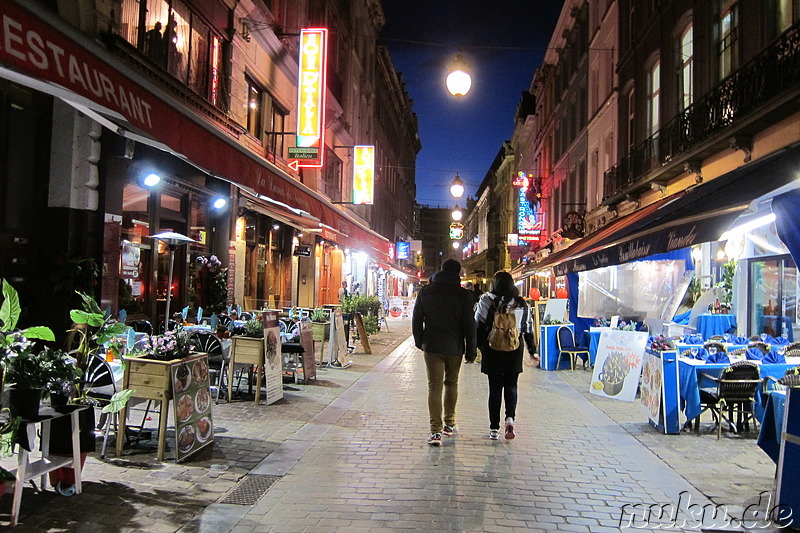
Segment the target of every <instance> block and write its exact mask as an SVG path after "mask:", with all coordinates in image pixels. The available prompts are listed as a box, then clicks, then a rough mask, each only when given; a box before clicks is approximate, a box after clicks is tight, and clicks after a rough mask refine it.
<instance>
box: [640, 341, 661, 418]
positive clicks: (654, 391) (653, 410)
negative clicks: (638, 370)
mask: <svg viewBox="0 0 800 533" xmlns="http://www.w3.org/2000/svg"><path fill="white" fill-rule="evenodd" d="M663 385H664V372H663V370H662V360H661V358H660V357H656V356H655V355H651V354H649V353H646V354H644V359H643V362H642V381H641V385H640V387H639V390H640V397H641V401H642V405H643V406H644V409H645V411H646V412H647V416H648V418H649V419H650V421H651V422H652V423H653V424H656V425H659V424H661V423H662V420H661V417H660V416H659V415H660V413H661V396H662V390H663Z"/></svg>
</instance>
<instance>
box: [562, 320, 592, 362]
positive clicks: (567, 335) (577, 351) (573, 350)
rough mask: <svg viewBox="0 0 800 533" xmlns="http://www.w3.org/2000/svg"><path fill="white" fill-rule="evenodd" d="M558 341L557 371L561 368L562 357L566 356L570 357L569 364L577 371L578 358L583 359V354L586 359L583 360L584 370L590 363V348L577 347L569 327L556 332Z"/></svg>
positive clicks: (563, 327)
mask: <svg viewBox="0 0 800 533" xmlns="http://www.w3.org/2000/svg"><path fill="white" fill-rule="evenodd" d="M556 339H557V341H558V360H557V361H556V369H558V367H559V366H561V356H562V355H564V354H566V355H567V356H568V357H569V364H570V368H571V369H572V370H575V363H576V362H577V360H578V357H581V358H582V359H584V358H583V355H582V354H585V355H586V357H585V359H584V360H583V368H584V369H585V368H586V363H588V362H589V348H586V347H585V346H575V336H574V335H573V333H572V330H571V329H569V328H568V327H567V326H561V327H560V328H558V331H557V332H556Z"/></svg>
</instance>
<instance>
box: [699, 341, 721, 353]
mask: <svg viewBox="0 0 800 533" xmlns="http://www.w3.org/2000/svg"><path fill="white" fill-rule="evenodd" d="M703 348H705V349H706V350H708V351H709V353H711V349H712V348H713V349H714V350H716V351H717V353H725V352H726V351H727V350H725V345H723V344H722V343H721V342H717V341H712V342H707V343H705V344H704V345H703Z"/></svg>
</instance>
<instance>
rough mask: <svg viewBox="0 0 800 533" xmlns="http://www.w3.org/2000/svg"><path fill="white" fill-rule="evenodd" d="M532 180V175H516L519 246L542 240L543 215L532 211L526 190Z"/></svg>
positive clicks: (521, 173) (522, 173)
mask: <svg viewBox="0 0 800 533" xmlns="http://www.w3.org/2000/svg"><path fill="white" fill-rule="evenodd" d="M533 180H534V178H533V175H532V174H528V175H526V174H525V173H524V172H520V173H518V174H517V177H516V178H515V179H514V186H516V187H519V206H518V208H517V239H518V241H519V244H520V245H521V244H522V243H531V242H542V240H543V238H544V213H540V212H537V211H534V210H533V207H532V206H531V203H530V201H529V200H528V188H529V187H530V186H531V183H532V181H533Z"/></svg>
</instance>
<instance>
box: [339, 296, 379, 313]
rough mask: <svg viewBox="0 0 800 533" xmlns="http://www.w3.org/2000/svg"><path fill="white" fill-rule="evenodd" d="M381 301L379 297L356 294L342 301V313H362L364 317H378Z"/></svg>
mask: <svg viewBox="0 0 800 533" xmlns="http://www.w3.org/2000/svg"><path fill="white" fill-rule="evenodd" d="M380 307H381V301H380V300H378V297H377V296H365V295H360V294H354V295H352V296H346V297H345V298H344V299H343V300H342V312H344V313H361V314H362V315H372V316H376V317H377V316H378V312H379V310H380Z"/></svg>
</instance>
